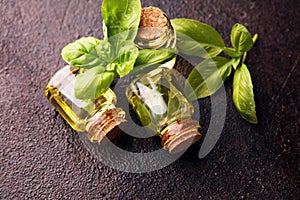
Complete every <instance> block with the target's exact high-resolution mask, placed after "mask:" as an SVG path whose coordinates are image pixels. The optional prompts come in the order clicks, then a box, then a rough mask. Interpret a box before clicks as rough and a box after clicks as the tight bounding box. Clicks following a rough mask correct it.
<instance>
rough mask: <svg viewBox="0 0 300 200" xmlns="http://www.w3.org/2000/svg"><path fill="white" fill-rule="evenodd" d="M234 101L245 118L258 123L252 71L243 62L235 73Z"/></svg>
mask: <svg viewBox="0 0 300 200" xmlns="http://www.w3.org/2000/svg"><path fill="white" fill-rule="evenodd" d="M233 102H234V104H235V107H236V108H237V110H238V111H239V113H240V114H241V116H242V117H243V118H244V119H245V120H247V121H248V122H250V123H253V124H257V117H256V111H255V101H254V94H253V85H252V81H251V75H250V72H249V70H248V69H247V66H246V65H245V64H242V66H241V67H240V68H238V69H237V70H236V71H235V73H234V77H233Z"/></svg>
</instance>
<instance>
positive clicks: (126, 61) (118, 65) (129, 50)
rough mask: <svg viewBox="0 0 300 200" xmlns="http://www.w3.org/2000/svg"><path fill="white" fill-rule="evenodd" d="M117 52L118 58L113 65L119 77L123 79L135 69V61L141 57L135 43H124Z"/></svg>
mask: <svg viewBox="0 0 300 200" xmlns="http://www.w3.org/2000/svg"><path fill="white" fill-rule="evenodd" d="M116 51H117V53H116V54H117V57H116V59H115V60H114V61H113V63H112V65H113V66H114V68H115V70H116V72H117V73H118V74H119V76H120V77H123V76H125V75H127V74H128V73H129V72H130V71H131V70H132V69H133V66H134V63H135V60H136V58H137V57H138V55H139V50H138V48H137V47H136V46H135V44H134V42H133V41H123V42H122V43H120V47H119V48H118V49H116Z"/></svg>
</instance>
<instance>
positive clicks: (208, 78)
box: [184, 56, 231, 100]
mask: <svg viewBox="0 0 300 200" xmlns="http://www.w3.org/2000/svg"><path fill="white" fill-rule="evenodd" d="M230 74H231V60H229V59H227V58H224V57H219V56H218V57H215V58H213V59H206V60H204V61H202V62H201V63H200V64H198V65H197V66H196V67H195V68H194V69H193V70H192V72H191V73H190V74H189V76H188V78H187V83H186V85H185V89H184V91H185V94H186V96H187V97H188V98H189V99H191V100H195V99H197V98H204V97H208V96H210V95H212V94H214V93H215V92H216V91H217V90H218V89H219V88H220V87H221V86H222V85H223V82H224V81H225V79H226V78H227V77H228V76H229V75H230ZM194 94H195V95H196V96H195V95H194Z"/></svg>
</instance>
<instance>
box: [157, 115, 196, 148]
mask: <svg viewBox="0 0 300 200" xmlns="http://www.w3.org/2000/svg"><path fill="white" fill-rule="evenodd" d="M199 127H200V125H199V122H198V121H196V120H193V119H183V120H180V121H176V122H173V123H172V124H170V125H168V126H167V127H166V128H164V129H163V130H162V132H161V133H162V134H161V137H162V142H161V144H162V146H163V147H164V148H165V149H168V150H169V152H170V153H178V152H181V151H183V150H186V149H188V148H189V147H190V146H191V145H192V144H193V143H195V142H196V141H198V140H199V139H200V138H201V134H200V133H199V132H198V128H199Z"/></svg>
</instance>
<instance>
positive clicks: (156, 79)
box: [126, 67, 201, 153]
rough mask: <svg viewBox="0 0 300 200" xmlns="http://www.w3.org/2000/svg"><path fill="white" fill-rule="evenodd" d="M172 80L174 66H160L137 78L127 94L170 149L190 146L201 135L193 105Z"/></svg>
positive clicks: (134, 107) (179, 149)
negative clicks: (194, 116)
mask: <svg viewBox="0 0 300 200" xmlns="http://www.w3.org/2000/svg"><path fill="white" fill-rule="evenodd" d="M175 85H176V83H175V84H173V83H172V75H171V70H170V69H167V68H162V67H159V68H157V69H155V70H153V71H151V72H149V73H148V74H145V75H144V76H142V77H139V78H137V79H135V80H134V81H133V82H132V83H131V84H130V85H129V86H128V88H127V89H126V96H127V98H128V101H129V103H130V105H131V106H132V108H133V109H134V110H135V112H136V114H137V116H138V118H139V120H140V121H141V123H142V125H143V126H144V127H145V128H146V129H148V130H149V131H150V132H152V133H153V132H154V133H156V134H157V135H159V136H160V137H161V138H162V142H161V143H162V146H163V147H164V148H165V149H168V150H169V152H170V153H177V152H180V151H182V150H185V149H187V148H188V147H189V146H190V145H191V144H193V143H194V142H196V141H197V140H199V139H200V137H201V134H200V133H199V132H198V128H199V127H200V126H199V122H198V121H196V120H193V119H192V115H193V113H194V107H193V105H192V104H191V103H189V102H188V101H187V99H186V98H185V97H184V95H183V94H182V93H181V92H180V91H179V90H178V89H177V88H176V87H175Z"/></svg>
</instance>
